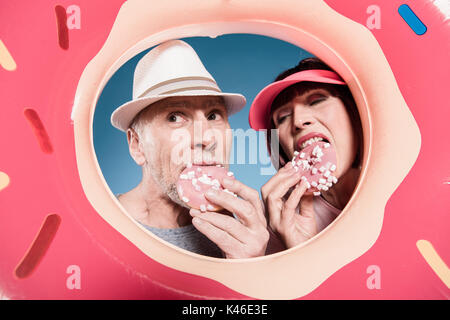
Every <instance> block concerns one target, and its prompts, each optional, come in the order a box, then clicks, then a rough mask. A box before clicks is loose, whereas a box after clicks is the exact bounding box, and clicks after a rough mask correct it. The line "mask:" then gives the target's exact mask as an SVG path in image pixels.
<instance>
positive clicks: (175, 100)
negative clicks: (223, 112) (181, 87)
mask: <svg viewBox="0 0 450 320" xmlns="http://www.w3.org/2000/svg"><path fill="white" fill-rule="evenodd" d="M211 104H223V105H225V101H224V99H223V98H222V97H215V96H198V97H170V98H166V99H164V100H161V106H164V107H170V106H186V107H197V106H198V107H201V106H208V105H211Z"/></svg>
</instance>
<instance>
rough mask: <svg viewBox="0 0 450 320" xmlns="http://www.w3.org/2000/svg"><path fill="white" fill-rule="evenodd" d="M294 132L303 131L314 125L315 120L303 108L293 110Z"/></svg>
mask: <svg viewBox="0 0 450 320" xmlns="http://www.w3.org/2000/svg"><path fill="white" fill-rule="evenodd" d="M293 120H294V124H293V129H294V131H297V130H303V129H306V128H307V127H309V126H311V125H313V124H314V122H315V119H314V116H313V115H312V114H311V112H310V111H309V110H307V109H306V108H305V107H303V106H299V107H296V108H295V109H294V119H293Z"/></svg>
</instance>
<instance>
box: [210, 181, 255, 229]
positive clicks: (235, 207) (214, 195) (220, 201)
mask: <svg viewBox="0 0 450 320" xmlns="http://www.w3.org/2000/svg"><path fill="white" fill-rule="evenodd" d="M205 197H206V199H207V200H209V201H211V202H213V203H214V204H216V205H219V206H221V207H223V208H224V209H226V210H228V211H230V212H232V213H234V214H235V215H236V216H237V217H238V218H239V220H240V221H241V222H242V223H243V224H244V225H246V226H247V227H249V228H252V227H255V226H257V225H260V224H261V220H260V218H261V217H259V214H258V213H257V210H256V209H255V208H254V207H253V205H252V204H250V203H249V202H247V201H246V200H243V199H240V198H237V197H235V196H233V195H231V194H229V193H227V192H225V191H222V190H214V189H210V190H208V191H207V192H206V193H205Z"/></svg>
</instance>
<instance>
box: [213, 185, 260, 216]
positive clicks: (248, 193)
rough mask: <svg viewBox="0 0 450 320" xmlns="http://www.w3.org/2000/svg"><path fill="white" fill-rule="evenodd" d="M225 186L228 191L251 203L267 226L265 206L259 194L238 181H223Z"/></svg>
mask: <svg viewBox="0 0 450 320" xmlns="http://www.w3.org/2000/svg"><path fill="white" fill-rule="evenodd" d="M222 183H223V186H224V187H225V188H227V190H229V191H231V192H233V193H234V194H236V195H238V196H239V197H241V198H242V199H244V200H247V201H249V202H250V203H251V204H252V205H253V207H254V208H255V209H256V210H257V211H258V216H259V218H260V219H261V222H262V223H263V224H266V219H265V217H264V204H263V202H262V201H261V198H260V197H259V192H258V191H256V190H255V189H253V188H250V187H249V186H247V185H245V184H244V183H242V182H240V181H239V180H237V179H224V180H223V181H222Z"/></svg>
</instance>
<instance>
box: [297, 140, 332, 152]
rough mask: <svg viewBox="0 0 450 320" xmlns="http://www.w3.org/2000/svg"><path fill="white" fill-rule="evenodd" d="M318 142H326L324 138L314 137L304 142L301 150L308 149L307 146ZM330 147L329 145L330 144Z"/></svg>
mask: <svg viewBox="0 0 450 320" xmlns="http://www.w3.org/2000/svg"><path fill="white" fill-rule="evenodd" d="M318 141H324V140H323V138H321V137H312V138H310V139H308V140H306V141H305V142H303V143H302V144H301V145H300V149H304V148H306V147H307V146H309V145H311V144H313V143H314V142H318ZM328 146H329V144H328Z"/></svg>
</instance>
